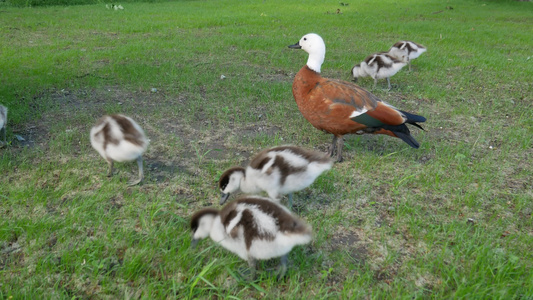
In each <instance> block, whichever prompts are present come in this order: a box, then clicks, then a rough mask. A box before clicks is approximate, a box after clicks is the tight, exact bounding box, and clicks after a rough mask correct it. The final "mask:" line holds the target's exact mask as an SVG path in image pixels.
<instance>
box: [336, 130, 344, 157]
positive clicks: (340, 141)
mask: <svg viewBox="0 0 533 300" xmlns="http://www.w3.org/2000/svg"><path fill="white" fill-rule="evenodd" d="M342 147H344V139H343V138H342V136H341V137H339V138H337V145H336V146H335V148H337V162H342V160H343V159H342Z"/></svg>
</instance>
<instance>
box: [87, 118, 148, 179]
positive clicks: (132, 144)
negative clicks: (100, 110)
mask: <svg viewBox="0 0 533 300" xmlns="http://www.w3.org/2000/svg"><path fill="white" fill-rule="evenodd" d="M148 143H149V142H148V139H147V138H146V136H145V134H144V131H143V130H142V128H141V127H140V126H139V124H137V123H135V121H133V120H132V119H131V118H129V117H126V116H123V115H109V116H103V117H102V118H101V119H100V120H98V122H97V123H96V125H95V126H94V127H93V128H92V129H91V145H92V146H93V148H94V149H95V150H96V151H98V153H100V155H101V156H102V157H103V158H104V159H105V160H106V161H107V163H108V164H109V172H108V173H107V176H108V177H110V176H112V175H113V162H114V161H118V162H123V161H132V160H137V165H138V166H139V179H138V180H136V181H133V182H131V183H130V184H129V185H130V186H132V185H136V184H139V183H140V182H141V181H142V180H143V178H144V173H143V160H142V154H143V153H144V151H146V148H147V147H148Z"/></svg>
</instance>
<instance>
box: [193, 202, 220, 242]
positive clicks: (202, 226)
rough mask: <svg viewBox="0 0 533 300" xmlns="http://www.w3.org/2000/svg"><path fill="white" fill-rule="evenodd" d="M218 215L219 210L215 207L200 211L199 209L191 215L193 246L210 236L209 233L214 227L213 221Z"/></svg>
mask: <svg viewBox="0 0 533 300" xmlns="http://www.w3.org/2000/svg"><path fill="white" fill-rule="evenodd" d="M217 215H218V210H216V209H214V208H204V209H202V210H200V211H197V212H196V213H195V214H194V215H193V216H192V217H191V231H192V242H191V246H192V247H196V244H198V241H199V240H202V239H205V238H206V237H208V236H209V233H210V232H211V229H212V228H213V221H214V220H215V217H216V216H217Z"/></svg>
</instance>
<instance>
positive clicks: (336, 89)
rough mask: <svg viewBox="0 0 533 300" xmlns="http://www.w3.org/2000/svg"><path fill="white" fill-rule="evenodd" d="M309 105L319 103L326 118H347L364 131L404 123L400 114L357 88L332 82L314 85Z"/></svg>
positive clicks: (344, 82)
mask: <svg viewBox="0 0 533 300" xmlns="http://www.w3.org/2000/svg"><path fill="white" fill-rule="evenodd" d="M310 98H311V101H310V102H314V101H323V104H325V105H327V107H328V112H327V113H330V114H334V115H339V116H343V117H347V118H349V119H351V120H352V121H355V122H357V123H360V124H363V125H365V126H367V127H381V126H383V125H400V124H403V123H404V122H405V120H406V119H405V118H404V116H403V115H402V113H401V112H400V111H399V110H397V109H396V108H394V107H392V106H390V105H388V104H386V103H384V102H383V101H381V99H379V98H378V97H376V96H375V95H374V94H372V93H370V92H369V91H367V90H365V89H363V88H361V87H360V86H358V85H356V84H353V83H350V82H346V81H342V80H335V79H327V80H324V81H322V82H320V83H318V84H317V85H316V86H315V88H314V89H313V91H312V94H311V95H310Z"/></svg>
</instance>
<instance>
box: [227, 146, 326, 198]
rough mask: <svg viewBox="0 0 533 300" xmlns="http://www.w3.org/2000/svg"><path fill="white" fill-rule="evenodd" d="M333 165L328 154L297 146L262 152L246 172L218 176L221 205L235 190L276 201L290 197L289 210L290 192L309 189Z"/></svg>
mask: <svg viewBox="0 0 533 300" xmlns="http://www.w3.org/2000/svg"><path fill="white" fill-rule="evenodd" d="M332 165H333V161H332V160H331V159H330V158H329V157H328V156H327V155H324V154H322V153H318V152H314V151H310V150H306V149H302V148H299V147H296V146H280V147H274V148H270V149H266V150H263V151H261V152H260V153H259V154H257V155H256V156H255V157H254V158H253V159H252V161H251V162H250V164H249V165H248V166H247V167H246V169H245V168H242V167H233V168H230V169H228V170H226V171H225V172H224V173H223V174H222V176H220V179H219V181H218V186H219V188H220V191H221V193H222V198H221V200H220V204H224V202H226V200H227V199H228V197H229V195H230V194H231V193H234V192H236V191H238V190H241V191H242V192H244V193H249V194H255V193H259V192H261V191H265V192H266V193H267V194H268V196H269V197H270V198H271V199H272V200H274V201H276V202H279V201H280V197H281V195H283V194H289V208H292V194H293V192H297V191H300V190H303V189H305V188H306V187H308V186H310V185H311V184H312V183H313V182H314V181H315V179H316V178H317V177H318V176H320V174H322V173H323V172H324V171H326V170H329V169H331V166H332Z"/></svg>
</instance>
